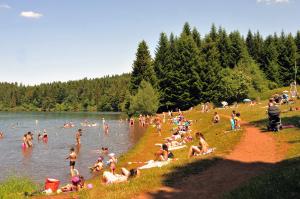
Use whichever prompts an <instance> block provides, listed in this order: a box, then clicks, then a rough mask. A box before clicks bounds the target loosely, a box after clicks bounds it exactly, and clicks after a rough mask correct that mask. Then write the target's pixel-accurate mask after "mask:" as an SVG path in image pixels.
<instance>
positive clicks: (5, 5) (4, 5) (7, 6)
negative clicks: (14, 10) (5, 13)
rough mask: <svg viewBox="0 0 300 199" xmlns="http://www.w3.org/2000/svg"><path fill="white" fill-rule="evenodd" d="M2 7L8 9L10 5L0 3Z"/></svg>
mask: <svg viewBox="0 0 300 199" xmlns="http://www.w3.org/2000/svg"><path fill="white" fill-rule="evenodd" d="M1 8H3V9H10V8H11V7H10V6H9V5H7V4H0V9H1Z"/></svg>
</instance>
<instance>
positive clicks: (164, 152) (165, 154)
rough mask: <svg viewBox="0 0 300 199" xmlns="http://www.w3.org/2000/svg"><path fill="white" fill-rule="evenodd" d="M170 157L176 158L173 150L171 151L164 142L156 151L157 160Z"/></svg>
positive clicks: (164, 159)
mask: <svg viewBox="0 0 300 199" xmlns="http://www.w3.org/2000/svg"><path fill="white" fill-rule="evenodd" d="M169 158H174V155H173V153H172V152H169V149H168V146H167V145H166V144H163V145H162V147H161V149H160V150H159V151H158V152H156V153H155V160H156V161H167V160H168V159H169Z"/></svg>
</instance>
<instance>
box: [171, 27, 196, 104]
mask: <svg viewBox="0 0 300 199" xmlns="http://www.w3.org/2000/svg"><path fill="white" fill-rule="evenodd" d="M176 48H177V54H176V55H177V57H174V59H176V60H177V61H178V63H176V66H175V67H176V68H175V71H176V75H175V77H176V78H178V79H177V80H176V82H174V84H176V88H175V89H174V91H173V95H172V96H173V98H174V100H175V101H176V105H177V107H178V108H182V109H188V108H190V107H191V106H193V105H196V104H198V103H199V101H200V91H201V85H200V84H201V82H200V81H199V80H200V79H199V70H200V68H201V64H200V56H199V49H198V48H197V46H196V44H195V42H194V40H193V38H192V37H191V36H190V35H187V34H185V33H184V32H183V33H182V34H181V37H180V38H179V39H178V41H177V42H176Z"/></svg>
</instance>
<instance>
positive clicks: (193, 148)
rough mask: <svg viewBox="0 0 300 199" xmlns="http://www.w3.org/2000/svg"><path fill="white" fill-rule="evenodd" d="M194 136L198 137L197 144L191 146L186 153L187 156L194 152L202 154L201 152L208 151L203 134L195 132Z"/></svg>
mask: <svg viewBox="0 0 300 199" xmlns="http://www.w3.org/2000/svg"><path fill="white" fill-rule="evenodd" d="M196 138H199V146H191V147H190V150H189V153H188V157H189V158H190V157H192V156H193V155H195V154H202V153H206V152H207V151H208V147H209V146H208V144H207V142H206V140H205V138H204V136H203V134H202V133H200V132H197V133H196Z"/></svg>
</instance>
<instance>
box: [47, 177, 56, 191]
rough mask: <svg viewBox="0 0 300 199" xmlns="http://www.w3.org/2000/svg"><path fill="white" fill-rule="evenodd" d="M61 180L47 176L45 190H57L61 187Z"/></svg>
mask: <svg viewBox="0 0 300 199" xmlns="http://www.w3.org/2000/svg"><path fill="white" fill-rule="evenodd" d="M59 183H60V181H59V180H56V179H53V178H47V179H46V182H45V190H47V189H51V190H52V191H53V192H55V191H57V189H58V187H59Z"/></svg>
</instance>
